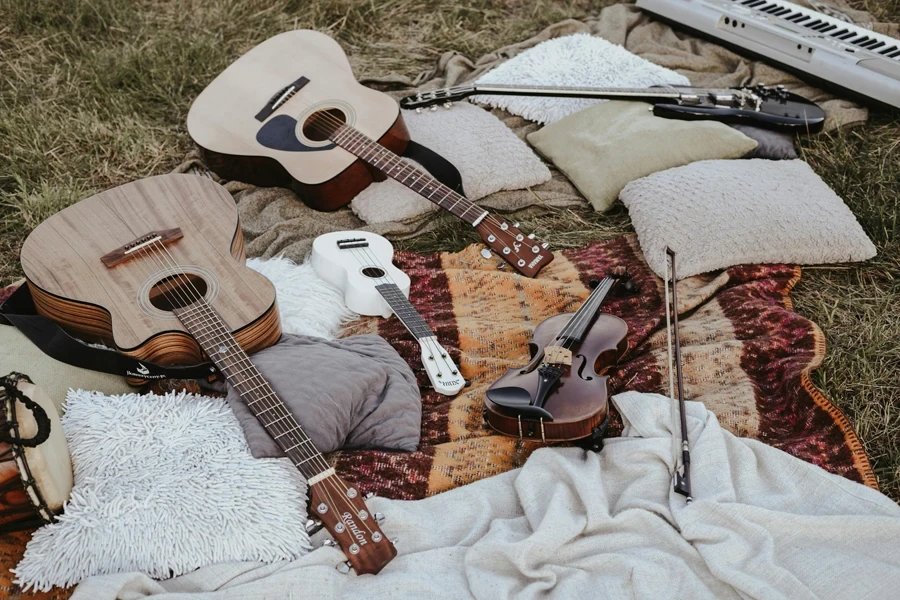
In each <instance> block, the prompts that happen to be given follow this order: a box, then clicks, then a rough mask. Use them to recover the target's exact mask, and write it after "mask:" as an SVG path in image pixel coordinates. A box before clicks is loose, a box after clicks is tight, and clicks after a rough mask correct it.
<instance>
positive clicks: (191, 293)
mask: <svg viewBox="0 0 900 600" xmlns="http://www.w3.org/2000/svg"><path fill="white" fill-rule="evenodd" d="M208 289H209V286H208V285H206V281H205V280H204V279H203V278H202V277H200V276H199V275H195V274H193V273H185V274H178V275H169V276H168V277H163V278H162V279H160V280H159V281H157V282H156V283H154V284H153V286H152V287H151V288H150V304H152V305H153V306H154V307H155V308H158V309H159V310H162V311H165V312H172V311H173V310H174V309H176V308H182V307H185V306H187V305H189V304H192V303H193V302H195V301H196V300H197V299H198V298H202V297H205V296H206V292H207V290H208Z"/></svg>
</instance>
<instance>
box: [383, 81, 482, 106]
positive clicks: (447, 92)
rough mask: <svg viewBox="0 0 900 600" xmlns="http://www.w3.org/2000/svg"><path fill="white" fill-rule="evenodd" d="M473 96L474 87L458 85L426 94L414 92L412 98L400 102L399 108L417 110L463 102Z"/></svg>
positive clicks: (408, 97)
mask: <svg viewBox="0 0 900 600" xmlns="http://www.w3.org/2000/svg"><path fill="white" fill-rule="evenodd" d="M473 94H475V87H474V86H471V85H458V86H456V87H451V88H441V89H439V90H431V91H428V92H416V93H415V94H414V95H412V96H407V97H405V98H402V99H401V100H400V108H405V109H407V110H419V109H422V108H428V107H429V106H436V105H438V104H445V103H447V102H456V101H458V100H463V99H464V98H468V97H469V96H471V95H473Z"/></svg>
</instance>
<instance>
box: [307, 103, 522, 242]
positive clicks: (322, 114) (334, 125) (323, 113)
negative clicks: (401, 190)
mask: <svg viewBox="0 0 900 600" xmlns="http://www.w3.org/2000/svg"><path fill="white" fill-rule="evenodd" d="M295 98H296V96H295ZM311 106H312V102H309V101H305V102H301V107H302V108H309V107H311ZM327 110H329V109H325V110H319V111H316V112H314V113H312V114H311V115H310V116H309V117H308V119H307V120H306V123H307V124H309V126H310V127H311V128H312V127H316V126H317V125H319V129H318V132H319V133H323V134H325V135H326V136H327V137H328V139H331V137H330V136H331V135H333V134H334V133H335V132H336V131H337V129H339V128H340V127H341V126H342V125H346V126H347V130H348V131H349V132H350V135H352V136H358V137H360V138H362V140H363V141H366V142H371V143H374V144H376V145H378V146H380V147H382V148H383V149H384V150H385V151H387V152H390V150H388V149H387V148H384V147H383V146H381V144H379V143H378V142H377V141H375V140H372V139H371V138H369V137H368V136H367V135H365V134H364V133H362V132H361V131H359V130H357V129H356V128H355V127H353V126H351V125H350V124H349V123H347V122H345V121H342V120H340V119H338V118H337V117H334V116H332V115H330V114H328V112H327ZM320 119H321V120H326V121H330V122H327V123H326V126H325V127H323V126H321V124H320V123H319V120H320ZM328 125H330V126H331V128H329V127H327V126H328ZM331 141H332V143H334V144H335V146H338V147H340V148H342V149H344V150H346V151H347V152H350V151H349V150H347V149H346V148H343V147H342V146H341V145H340V144H338V143H337V142H335V141H334V140H331ZM351 154H353V153H352V152H351ZM391 154H394V155H395V156H396V153H393V152H391ZM354 156H356V155H355V154H354ZM399 158H400V157H399V156H397V159H399ZM365 162H368V161H365ZM399 162H400V164H401V169H409V173H407V174H404V177H406V176H407V175H409V174H411V173H420V174H422V175H427V176H428V177H430V178H431V179H434V180H435V181H436V182H437V183H438V184H439V185H442V186H443V185H444V184H442V183H441V182H439V181H437V179H435V178H434V177H433V176H432V175H431V174H430V173H428V172H426V171H423V170H421V169H418V168H416V167H414V166H412V165H411V164H409V163H408V162H404V161H399ZM376 168H378V167H376ZM379 170H380V169H379ZM444 187H447V186H444ZM447 189H448V190H449V191H450V192H453V190H451V189H450V188H447ZM413 191H415V190H413ZM416 193H417V194H419V195H420V196H423V195H422V194H421V193H420V192H416ZM454 193H455V192H454ZM423 197H424V198H426V199H427V200H429V201H430V198H428V197H427V196H423ZM446 197H447V196H445V198H446ZM460 198H461V199H462V200H465V201H466V202H467V203H468V204H469V205H470V206H469V208H467V209H466V210H465V211H463V213H462V214H466V213H467V212H468V211H469V210H471V209H473V208H478V209H480V210H484V209H483V208H481V207H479V206H478V205H477V204H475V203H474V202H471V201H470V200H468V199H467V198H465V196H462V195H460ZM458 202H459V200H458V201H457V203H458ZM454 206H455V204H454ZM448 210H449V209H448ZM486 212H487V211H486ZM484 220H485V221H487V222H488V223H490V224H492V225H495V226H496V227H497V228H498V230H499V231H498V233H501V234H505V235H507V236H509V237H510V239H512V240H513V242H519V243H521V244H524V243H525V241H524V239H528V238H524V239H523V240H522V241H519V240H517V239H516V236H515V235H513V233H512V232H511V231H509V230H508V229H503V225H504V224H505V223H504V222H503V221H501V220H498V219H497V218H495V217H494V216H493V215H492V214H491V213H490V212H488V214H487V216H486V217H485V218H484ZM529 241H532V242H536V240H529ZM504 247H505V248H509V246H507V245H505V244H504ZM514 248H515V246H513V248H511V249H510V250H511V251H512V252H513V253H514V254H515V255H516V256H517V257H519V258H522V257H520V256H519V253H518V252H517V251H515V250H514ZM528 248H531V245H529V246H528Z"/></svg>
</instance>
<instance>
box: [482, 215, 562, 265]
mask: <svg viewBox="0 0 900 600" xmlns="http://www.w3.org/2000/svg"><path fill="white" fill-rule="evenodd" d="M475 229H476V230H477V231H478V234H479V235H480V236H481V239H482V240H483V241H484V243H485V244H487V246H488V248H490V249H491V250H493V251H494V252H496V253H497V255H498V256H499V257H500V258H502V259H503V260H505V261H506V262H508V263H509V264H510V265H512V267H513V268H514V269H515V270H516V271H518V272H519V273H521V274H522V275H524V276H525V277H535V276H537V274H538V272H539V271H540V270H541V269H543V268H544V267H545V266H546V265H548V264H550V262H551V261H552V260H553V253H552V252H550V250H548V247H549V244H547V243H542V242H541V241H540V240H538V239H537V238H535V237H534V234H531V235H527V236H526V235H524V234H523V233H522V232H521V231H519V224H518V223H514V224H513V225H510V224H509V223H507V222H506V221H504V220H503V219H500V218H498V217H494V216H491V217H488V218H486V219H484V220H482V221H481V222H480V223H479V224H478V225H476V226H475Z"/></svg>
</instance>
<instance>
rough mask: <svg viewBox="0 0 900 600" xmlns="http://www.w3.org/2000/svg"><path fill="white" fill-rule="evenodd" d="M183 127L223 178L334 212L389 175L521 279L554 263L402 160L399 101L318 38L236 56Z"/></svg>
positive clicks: (271, 44)
mask: <svg viewBox="0 0 900 600" xmlns="http://www.w3.org/2000/svg"><path fill="white" fill-rule="evenodd" d="M187 127H188V133H189V134H190V135H191V138H193V140H194V142H196V144H197V145H198V146H199V147H200V152H201V155H202V157H203V160H204V162H205V163H206V165H207V166H208V167H209V168H210V169H212V170H213V171H214V172H215V173H216V174H218V175H219V176H221V177H223V178H225V179H234V180H239V181H245V182H247V183H252V184H254V185H259V186H279V187H286V188H291V189H293V190H294V191H295V192H296V193H297V194H298V195H299V196H300V198H301V199H302V200H303V201H304V202H306V203H307V204H308V205H309V206H311V207H312V208H315V209H317V210H336V209H338V208H340V207H342V206H345V205H347V204H348V203H349V202H350V201H351V200H352V199H353V198H354V197H355V196H356V195H357V194H358V193H359V192H361V191H362V190H363V189H365V188H366V187H367V186H368V185H369V184H371V183H372V182H373V181H381V180H384V179H385V178H386V177H391V178H393V179H395V180H397V181H399V182H400V183H402V184H403V185H405V186H406V187H408V188H409V189H411V190H413V191H414V192H416V193H417V194H419V195H420V196H422V197H423V198H425V199H427V200H429V201H430V202H433V203H434V204H436V205H438V206H439V207H441V208H443V209H444V210H446V211H448V212H449V213H451V214H453V215H454V216H456V217H458V218H460V219H462V220H463V221H465V222H466V223H468V224H469V225H471V226H472V227H474V228H475V230H476V231H477V232H478V234H479V235H480V237H481V239H482V240H483V241H484V243H485V244H487V246H488V247H489V248H491V250H493V251H494V252H496V253H497V255H498V256H499V257H500V258H502V259H503V260H504V261H506V262H507V263H509V264H510V265H511V266H512V267H513V268H514V269H515V270H516V271H517V272H519V273H521V274H522V275H525V276H526V277H534V276H536V275H537V274H538V272H539V271H540V270H541V269H542V268H544V267H545V266H546V265H548V264H549V263H550V261H552V260H553V254H552V253H551V252H550V251H549V250H548V245H547V244H546V243H542V242H541V241H540V240H537V239H535V237H534V236H533V235H525V234H523V233H522V232H521V231H520V230H519V229H518V227H517V225H516V224H510V223H507V222H506V221H505V220H503V219H501V218H499V217H497V216H496V215H492V214H490V213H489V212H488V211H486V210H485V209H483V208H481V207H480V206H478V205H476V204H474V203H472V202H470V201H469V200H468V199H466V197H465V196H463V195H462V194H460V193H458V192H456V191H454V190H453V189H451V188H449V187H447V186H446V185H444V184H443V183H441V182H440V181H438V180H437V179H436V178H435V177H433V176H432V175H431V174H429V173H428V172H427V171H425V170H423V169H420V168H418V167H415V166H412V165H411V164H410V163H409V162H408V161H406V160H403V159H401V158H400V156H398V154H399V153H402V152H403V151H404V150H405V148H406V146H407V144H408V143H409V133H408V131H407V129H406V125H405V124H404V122H403V117H402V116H401V115H400V107H399V105H398V104H397V101H396V100H394V99H393V98H391V97H390V96H388V95H386V94H383V93H381V92H379V91H377V90H373V89H370V88H367V87H365V86H363V85H361V84H359V83H358V82H357V81H356V79H355V78H354V77H353V72H352V71H351V69H350V63H349V62H348V61H347V57H346V55H345V54H344V51H343V50H342V49H341V47H340V45H338V43H337V42H335V41H334V40H333V39H331V38H330V37H328V36H327V35H325V34H323V33H318V32H316V31H308V30H296V31H288V32H285V33H282V34H279V35H276V36H275V37H273V38H270V39H268V40H266V41H265V42H263V43H261V44H260V45H258V46H256V47H255V48H253V49H252V50H250V51H249V52H247V53H246V54H244V55H243V56H241V57H240V58H239V59H238V60H237V61H235V62H234V63H233V64H231V65H230V66H229V67H228V68H227V69H225V71H223V72H222V73H221V74H220V75H219V76H218V77H216V79H215V80H213V81H212V83H210V84H209V85H208V86H207V87H206V89H204V90H203V92H202V93H201V94H200V95H199V96H198V97H197V99H196V100H195V101H194V103H193V105H192V106H191V109H190V112H189V113H188V118H187ZM473 143H474V142H473Z"/></svg>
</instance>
